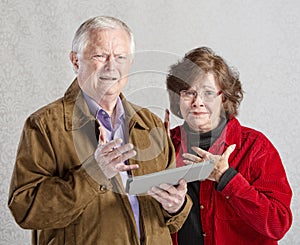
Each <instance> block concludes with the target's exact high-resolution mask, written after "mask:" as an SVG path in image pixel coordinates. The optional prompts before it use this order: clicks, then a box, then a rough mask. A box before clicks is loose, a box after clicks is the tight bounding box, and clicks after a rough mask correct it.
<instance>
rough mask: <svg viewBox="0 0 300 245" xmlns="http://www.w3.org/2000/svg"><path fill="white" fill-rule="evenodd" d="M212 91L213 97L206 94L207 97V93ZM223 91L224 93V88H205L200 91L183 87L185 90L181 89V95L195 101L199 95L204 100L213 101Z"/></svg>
mask: <svg viewBox="0 0 300 245" xmlns="http://www.w3.org/2000/svg"><path fill="white" fill-rule="evenodd" d="M187 92H189V93H192V94H191V95H190V96H189V95H187V94H186V93H187ZM211 92H213V97H211V98H208V97H207V96H209V95H206V98H205V93H211ZM222 93H223V92H222V90H219V91H217V92H215V91H211V90H204V91H201V92H200V93H199V92H197V91H196V90H194V89H192V90H185V89H183V90H180V91H179V94H180V97H181V98H183V99H184V100H185V101H193V100H195V99H196V98H197V96H199V97H200V98H201V100H202V101H203V102H212V101H213V100H214V99H215V98H217V97H218V96H219V95H220V94H222Z"/></svg>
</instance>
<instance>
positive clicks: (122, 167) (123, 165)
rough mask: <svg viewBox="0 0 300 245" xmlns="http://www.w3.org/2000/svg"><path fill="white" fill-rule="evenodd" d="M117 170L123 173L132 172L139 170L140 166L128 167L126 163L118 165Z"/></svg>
mask: <svg viewBox="0 0 300 245" xmlns="http://www.w3.org/2000/svg"><path fill="white" fill-rule="evenodd" d="M115 168H116V169H117V170H119V171H121V172H124V171H131V170H135V169H138V168H139V165H138V164H133V165H126V164H124V163H118V164H116V166H115Z"/></svg>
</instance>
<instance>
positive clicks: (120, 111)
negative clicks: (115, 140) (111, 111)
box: [82, 91, 125, 119]
mask: <svg viewBox="0 0 300 245" xmlns="http://www.w3.org/2000/svg"><path fill="white" fill-rule="evenodd" d="M82 94H83V97H84V99H85V101H86V103H87V105H88V107H89V109H90V112H91V114H92V115H93V116H94V117H96V115H97V112H98V111H99V110H104V109H103V108H102V107H101V106H100V105H98V103H97V102H96V101H95V100H93V99H92V98H91V97H90V96H88V95H87V94H86V93H85V92H83V91H82ZM104 111H105V110H104ZM124 113H125V111H124V107H123V104H122V102H121V99H120V97H118V99H117V103H116V118H118V119H122V118H123V119H124V118H125V116H124Z"/></svg>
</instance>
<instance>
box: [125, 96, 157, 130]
mask: <svg viewBox="0 0 300 245" xmlns="http://www.w3.org/2000/svg"><path fill="white" fill-rule="evenodd" d="M126 107H127V110H126V112H127V113H128V115H129V116H130V117H131V119H133V120H135V121H143V122H144V123H145V124H146V125H148V126H149V125H151V124H155V125H156V126H157V125H163V123H162V120H161V119H160V117H159V116H158V115H156V114H155V113H154V112H152V111H150V110H149V109H148V108H145V107H142V106H139V105H136V104H134V103H132V102H129V101H126ZM128 108H130V109H129V110H128ZM128 115H127V116H128Z"/></svg>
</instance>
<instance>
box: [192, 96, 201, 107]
mask: <svg viewBox="0 0 300 245" xmlns="http://www.w3.org/2000/svg"><path fill="white" fill-rule="evenodd" d="M192 106H193V107H197V106H204V103H203V100H202V98H201V96H200V95H199V94H197V96H196V97H195V98H194V99H193V102H192Z"/></svg>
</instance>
